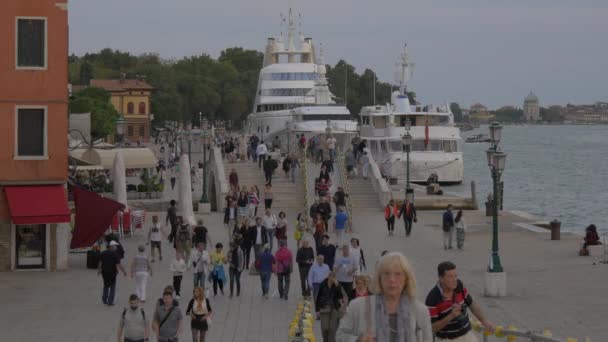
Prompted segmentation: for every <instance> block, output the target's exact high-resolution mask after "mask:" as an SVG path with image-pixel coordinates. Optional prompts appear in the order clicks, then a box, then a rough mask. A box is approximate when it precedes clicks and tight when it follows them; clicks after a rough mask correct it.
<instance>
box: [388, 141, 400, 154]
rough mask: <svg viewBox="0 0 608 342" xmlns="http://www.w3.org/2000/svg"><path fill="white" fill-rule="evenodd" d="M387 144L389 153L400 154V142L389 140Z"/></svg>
mask: <svg viewBox="0 0 608 342" xmlns="http://www.w3.org/2000/svg"><path fill="white" fill-rule="evenodd" d="M388 143H389V147H390V149H391V152H402V151H403V149H402V147H403V146H402V144H401V141H399V140H391V141H389V142H388Z"/></svg>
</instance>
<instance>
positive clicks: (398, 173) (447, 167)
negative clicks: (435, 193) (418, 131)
mask: <svg viewBox="0 0 608 342" xmlns="http://www.w3.org/2000/svg"><path fill="white" fill-rule="evenodd" d="M379 159H380V160H383V161H381V162H378V166H379V167H380V168H381V170H382V171H383V173H384V174H385V175H386V176H387V177H389V178H396V179H400V180H403V179H405V178H406V172H407V162H406V160H407V156H406V154H405V153H391V154H390V155H389V156H388V158H387V157H386V156H385V158H379ZM432 173H435V174H437V176H438V177H439V183H440V184H446V185H448V184H460V183H462V182H463V180H464V162H463V159H462V153H459V152H458V153H441V152H439V153H438V152H412V153H411V154H410V182H412V183H420V184H425V183H426V182H427V179H428V178H429V176H430V175H431V174H432Z"/></svg>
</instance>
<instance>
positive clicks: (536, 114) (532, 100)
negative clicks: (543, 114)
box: [524, 92, 540, 122]
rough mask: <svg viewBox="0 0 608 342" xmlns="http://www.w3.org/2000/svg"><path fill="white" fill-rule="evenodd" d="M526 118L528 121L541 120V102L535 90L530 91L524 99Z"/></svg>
mask: <svg viewBox="0 0 608 342" xmlns="http://www.w3.org/2000/svg"><path fill="white" fill-rule="evenodd" d="M524 120H526V121H528V122H538V121H540V103H539V101H538V97H537V96H536V95H534V93H533V92H530V94H528V96H526V98H525V99H524Z"/></svg>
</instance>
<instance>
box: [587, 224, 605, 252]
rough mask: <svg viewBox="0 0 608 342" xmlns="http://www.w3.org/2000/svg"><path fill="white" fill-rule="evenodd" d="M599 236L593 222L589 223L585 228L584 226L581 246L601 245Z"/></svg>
mask: <svg viewBox="0 0 608 342" xmlns="http://www.w3.org/2000/svg"><path fill="white" fill-rule="evenodd" d="M601 244H602V242H601V241H600V237H599V235H598V234H597V227H596V226H595V225H594V224H590V225H589V226H588V227H587V228H585V243H584V244H583V248H587V246H597V245H601Z"/></svg>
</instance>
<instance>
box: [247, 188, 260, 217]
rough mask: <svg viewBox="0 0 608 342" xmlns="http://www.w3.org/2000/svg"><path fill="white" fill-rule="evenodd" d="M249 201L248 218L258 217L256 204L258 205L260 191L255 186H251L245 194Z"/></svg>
mask: <svg viewBox="0 0 608 342" xmlns="http://www.w3.org/2000/svg"><path fill="white" fill-rule="evenodd" d="M247 197H248V201H249V216H252V217H255V216H257V215H258V204H260V190H258V187H257V186H252V187H251V190H250V191H249V193H248V194H247Z"/></svg>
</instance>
